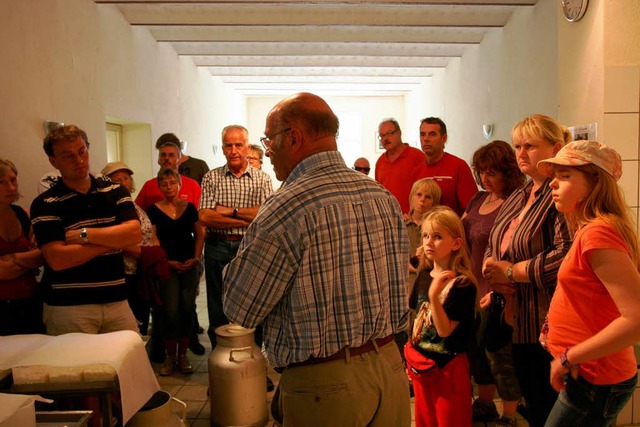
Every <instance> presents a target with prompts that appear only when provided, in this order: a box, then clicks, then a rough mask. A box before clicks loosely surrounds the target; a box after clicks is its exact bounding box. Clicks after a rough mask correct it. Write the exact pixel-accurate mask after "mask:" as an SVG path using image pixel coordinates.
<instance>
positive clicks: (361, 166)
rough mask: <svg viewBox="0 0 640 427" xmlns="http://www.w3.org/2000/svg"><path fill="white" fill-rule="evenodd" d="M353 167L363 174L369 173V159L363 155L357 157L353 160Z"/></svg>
mask: <svg viewBox="0 0 640 427" xmlns="http://www.w3.org/2000/svg"><path fill="white" fill-rule="evenodd" d="M353 168H354V169H355V170H357V171H358V172H362V173H363V174H365V175H369V171H370V170H371V166H369V160H367V159H365V158H364V157H359V158H358V159H356V161H355V162H353Z"/></svg>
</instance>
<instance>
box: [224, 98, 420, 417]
mask: <svg viewBox="0 0 640 427" xmlns="http://www.w3.org/2000/svg"><path fill="white" fill-rule="evenodd" d="M337 134H338V118H337V117H336V116H335V114H334V113H333V111H331V108H330V107H329V105H327V103H326V102H325V101H324V100H323V99H322V98H320V97H318V96H316V95H313V94H310V93H300V94H297V95H293V96H292V97H289V98H286V99H284V100H283V101H281V102H280V103H278V104H277V105H276V106H275V107H274V108H273V109H272V110H271V112H270V113H269V115H268V116H267V122H266V128H265V135H266V136H265V137H263V138H262V139H261V141H262V143H263V145H264V146H265V148H266V150H267V152H266V155H267V157H269V158H270V160H271V163H272V164H273V168H274V171H275V173H276V177H277V178H278V179H279V180H282V181H284V184H283V186H282V187H281V188H280V189H279V190H278V191H277V192H276V193H275V194H274V195H273V196H272V197H271V198H270V199H269V200H267V201H266V202H265V203H264V204H263V205H262V207H261V208H260V212H259V213H258V215H257V217H256V218H255V220H254V221H253V223H252V224H251V225H250V226H249V228H248V230H247V232H246V235H245V238H244V239H243V240H242V243H241V244H240V248H239V251H238V255H237V257H236V258H235V259H234V260H233V261H231V263H230V264H229V265H228V266H227V269H226V272H225V278H224V279H225V293H224V311H225V313H226V315H227V316H228V318H229V320H231V321H232V322H235V323H238V324H240V325H242V326H245V327H248V328H253V327H255V326H256V325H259V324H262V325H263V337H264V349H265V352H266V356H267V359H268V361H269V363H270V364H271V365H272V366H274V367H275V368H276V369H277V370H279V371H281V372H282V376H281V378H280V385H279V388H280V391H279V398H274V404H275V405H272V408H274V409H275V411H274V416H275V417H276V418H277V419H280V420H281V421H282V420H283V419H284V423H285V424H287V425H305V426H328V425H388V426H408V425H410V422H411V411H410V404H409V387H408V383H407V377H406V374H405V371H404V367H403V363H402V358H401V357H400V352H399V351H398V347H397V346H396V344H395V342H394V341H393V335H394V334H395V333H398V332H401V331H403V330H405V328H406V326H407V321H408V306H407V290H406V285H405V284H406V275H407V265H408V262H409V254H408V237H407V233H406V230H405V226H404V222H403V220H402V211H401V208H400V204H399V203H398V201H397V200H396V199H395V198H394V197H393V195H392V194H391V193H389V192H388V191H387V190H386V189H385V188H384V187H383V186H382V185H381V184H379V183H377V182H375V181H373V180H372V179H370V178H368V177H366V176H365V175H363V174H361V173H359V172H357V171H354V170H352V169H351V168H349V167H348V166H347V165H346V164H345V162H344V160H343V159H342V156H341V155H340V153H338V151H337V143H336V136H337Z"/></svg>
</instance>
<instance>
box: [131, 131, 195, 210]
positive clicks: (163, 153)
mask: <svg viewBox="0 0 640 427" xmlns="http://www.w3.org/2000/svg"><path fill="white" fill-rule="evenodd" d="M165 135H167V134H164V135H162V136H161V137H160V138H159V139H161V138H164V137H165ZM181 158H182V152H181V151H180V145H179V144H176V143H175V142H172V141H167V142H164V143H163V144H162V145H160V148H158V164H159V165H160V167H162V168H167V169H171V170H174V171H176V172H178V170H179V165H180V159H181ZM180 178H181V180H182V185H181V186H180V191H179V193H178V197H180V199H182V200H184V201H186V202H190V203H193V204H194V206H195V207H196V208H198V207H199V206H200V185H199V184H198V182H197V181H196V180H194V179H191V178H189V177H187V176H184V175H181V177H180ZM163 199H164V195H163V194H162V192H161V191H160V187H159V186H158V180H157V179H156V178H151V179H150V180H149V181H147V182H145V183H144V185H143V186H142V189H141V190H140V192H139V193H138V197H136V204H137V205H138V206H140V207H141V208H142V209H143V210H145V211H146V210H147V209H149V206H151V205H153V204H155V203H157V202H159V201H160V200H163Z"/></svg>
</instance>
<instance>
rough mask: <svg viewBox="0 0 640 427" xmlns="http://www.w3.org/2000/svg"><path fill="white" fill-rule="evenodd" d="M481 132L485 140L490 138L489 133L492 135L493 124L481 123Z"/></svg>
mask: <svg viewBox="0 0 640 427" xmlns="http://www.w3.org/2000/svg"><path fill="white" fill-rule="evenodd" d="M482 134H483V135H484V138H485V139H487V140H488V139H489V138H491V135H493V124H486V125H482Z"/></svg>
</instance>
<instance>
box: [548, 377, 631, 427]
mask: <svg viewBox="0 0 640 427" xmlns="http://www.w3.org/2000/svg"><path fill="white" fill-rule="evenodd" d="M637 382H638V376H637V375H634V376H633V377H632V378H630V379H628V380H626V381H623V382H621V383H618V384H612V385H594V384H591V383H589V382H588V381H586V380H585V379H584V378H582V377H578V379H577V380H574V379H573V378H571V377H569V378H567V389H566V390H563V391H562V392H560V394H559V395H558V400H556V404H555V405H554V406H553V409H552V410H551V413H550V414H549V418H547V423H546V424H545V427H554V426H571V427H574V426H582V427H587V426H593V427H603V426H612V425H613V424H614V422H615V420H616V418H617V417H618V414H619V413H620V411H621V410H622V408H624V405H626V404H627V402H628V401H629V399H631V396H632V394H633V391H634V390H635V388H636V383H637Z"/></svg>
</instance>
